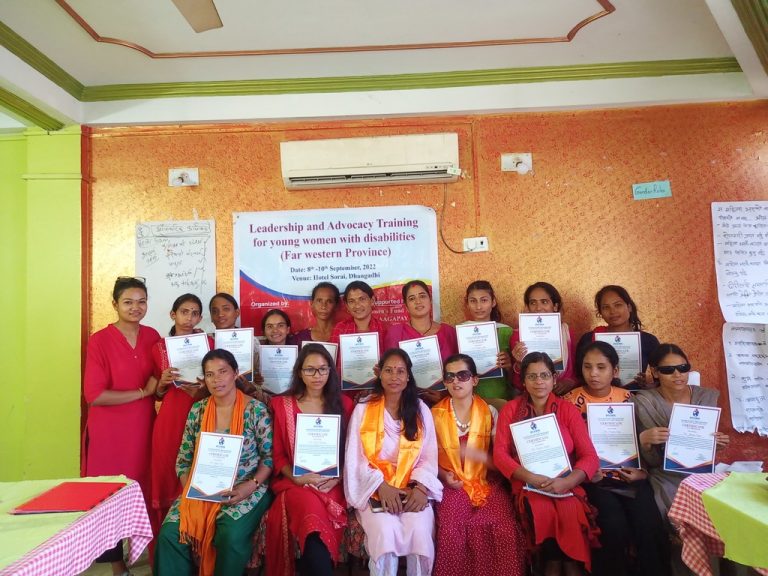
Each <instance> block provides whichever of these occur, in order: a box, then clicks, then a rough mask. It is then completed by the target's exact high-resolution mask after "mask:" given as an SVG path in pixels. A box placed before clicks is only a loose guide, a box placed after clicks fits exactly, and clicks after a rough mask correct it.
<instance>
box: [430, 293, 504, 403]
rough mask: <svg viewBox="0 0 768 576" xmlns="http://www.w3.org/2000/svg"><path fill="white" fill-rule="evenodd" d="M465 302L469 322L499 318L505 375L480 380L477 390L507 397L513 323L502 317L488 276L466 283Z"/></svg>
mask: <svg viewBox="0 0 768 576" xmlns="http://www.w3.org/2000/svg"><path fill="white" fill-rule="evenodd" d="M464 303H465V304H466V306H467V312H469V320H468V321H467V322H496V334H497V337H498V343H499V356H498V361H497V364H496V365H497V366H498V367H499V368H502V369H503V370H504V374H503V375H502V376H498V377H495V378H483V379H482V380H480V383H479V384H478V385H477V387H476V388H475V392H476V393H477V395H478V396H480V397H482V398H484V399H485V400H491V399H500V400H502V401H506V400H508V399H509V398H511V397H512V396H511V394H510V393H511V391H512V390H511V389H510V387H509V380H508V378H509V370H510V369H511V368H512V360H511V357H510V355H509V339H510V337H511V336H512V327H511V326H507V325H506V324H504V323H503V322H502V321H501V312H500V311H499V305H498V304H497V302H496V294H495V292H494V291H493V286H491V283H490V282H488V281H487V280H475V281H474V282H472V283H471V284H470V285H469V286H467V293H466V295H465V297H464ZM465 324H466V322H465ZM443 362H445V360H443Z"/></svg>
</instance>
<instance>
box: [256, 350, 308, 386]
mask: <svg viewBox="0 0 768 576" xmlns="http://www.w3.org/2000/svg"><path fill="white" fill-rule="evenodd" d="M298 356H299V347H298V346H294V345H285V346H276V345H273V344H269V345H267V344H265V345H262V346H261V348H260V350H259V362H260V363H261V367H260V372H261V375H262V377H263V378H264V388H266V389H267V391H269V392H271V393H272V394H282V393H283V392H287V391H288V388H290V387H291V378H292V377H293V365H294V364H295V363H296V358H298Z"/></svg>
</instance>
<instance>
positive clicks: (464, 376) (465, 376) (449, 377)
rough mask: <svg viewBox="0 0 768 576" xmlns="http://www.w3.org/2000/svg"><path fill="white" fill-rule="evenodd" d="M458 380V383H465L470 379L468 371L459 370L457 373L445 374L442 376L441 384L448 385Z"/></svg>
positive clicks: (470, 373)
mask: <svg viewBox="0 0 768 576" xmlns="http://www.w3.org/2000/svg"><path fill="white" fill-rule="evenodd" d="M457 378H458V380H459V382H466V381H467V380H469V379H470V378H472V372H470V371H469V370H459V371H458V372H446V373H445V374H443V382H445V383H446V384H450V383H451V382H453V381H454V380H456V379H457Z"/></svg>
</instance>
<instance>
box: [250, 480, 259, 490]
mask: <svg viewBox="0 0 768 576" xmlns="http://www.w3.org/2000/svg"><path fill="white" fill-rule="evenodd" d="M251 481H252V482H253V483H254V484H256V488H255V489H254V491H256V490H258V489H259V486H261V482H260V481H258V480H256V478H251Z"/></svg>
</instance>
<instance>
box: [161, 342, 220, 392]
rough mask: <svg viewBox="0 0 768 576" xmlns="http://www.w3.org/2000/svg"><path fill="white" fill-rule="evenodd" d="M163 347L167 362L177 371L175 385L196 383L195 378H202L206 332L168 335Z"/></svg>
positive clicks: (206, 348) (206, 350) (207, 347)
mask: <svg viewBox="0 0 768 576" xmlns="http://www.w3.org/2000/svg"><path fill="white" fill-rule="evenodd" d="M165 349H166V350H167V352H168V363H169V364H170V365H171V366H172V367H173V368H176V370H178V371H179V377H178V378H177V379H176V380H175V381H174V384H175V385H176V386H179V385H181V384H184V383H187V384H197V379H198V378H201V379H202V377H203V356H205V355H206V354H207V353H208V349H209V345H208V335H207V334H205V333H203V332H199V333H196V334H189V335H187V336H169V337H167V338H166V339H165Z"/></svg>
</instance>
